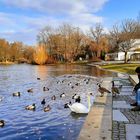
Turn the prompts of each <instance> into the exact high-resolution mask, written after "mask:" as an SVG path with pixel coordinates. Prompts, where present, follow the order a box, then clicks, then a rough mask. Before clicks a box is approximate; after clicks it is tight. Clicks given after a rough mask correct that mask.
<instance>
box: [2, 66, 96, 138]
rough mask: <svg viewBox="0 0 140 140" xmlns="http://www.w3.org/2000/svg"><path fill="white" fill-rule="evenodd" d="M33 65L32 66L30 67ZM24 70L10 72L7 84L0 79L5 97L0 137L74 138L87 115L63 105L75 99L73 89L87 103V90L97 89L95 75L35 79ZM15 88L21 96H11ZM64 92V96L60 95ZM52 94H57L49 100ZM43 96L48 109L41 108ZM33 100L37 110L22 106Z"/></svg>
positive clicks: (93, 90) (94, 90)
mask: <svg viewBox="0 0 140 140" xmlns="http://www.w3.org/2000/svg"><path fill="white" fill-rule="evenodd" d="M33 69H34V67H32V71H33ZM12 70H13V69H12ZM26 70H27V72H26V73H24V74H22V73H23V71H21V72H22V73H21V72H20V68H19V70H18V73H17V71H16V72H13V73H10V74H9V76H8V79H7V80H8V82H7V84H6V83H5V82H0V87H2V88H0V89H1V90H2V96H4V100H3V101H2V102H0V115H1V116H0V117H1V118H0V119H4V120H5V121H6V125H5V127H3V128H0V137H1V140H8V139H10V140H19V139H20V140H24V139H33V140H34V139H35V140H36V139H41V140H45V139H46V140H60V139H62V140H63V139H64V140H76V138H77V136H78V134H79V132H80V129H81V127H82V124H83V122H84V120H85V118H86V115H79V114H73V113H71V111H70V109H64V106H63V105H64V104H65V103H66V102H69V101H70V100H71V101H72V102H74V100H72V95H74V94H75V93H77V94H79V95H81V96H82V103H85V104H86V101H87V99H86V97H85V95H86V94H87V93H89V92H94V93H96V90H97V88H96V83H97V81H96V80H97V78H94V77H92V76H86V75H62V76H58V77H51V76H48V77H47V78H46V80H36V77H37V76H34V74H35V73H34V72H33V74H32V73H31V72H29V71H30V70H29V69H26ZM13 71H14V70H13ZM28 72H29V73H30V74H29V73H28ZM12 74H13V75H12ZM14 74H15V76H14ZM0 76H1V74H0ZM14 77H16V79H15V78H14ZM14 79H15V80H14ZM20 79H21V80H20ZM4 80H6V79H4ZM35 80H36V81H35ZM58 81H59V82H58ZM87 81H88V82H87ZM77 82H78V83H80V84H77V85H78V86H77V85H75V84H76V83H77ZM69 83H70V84H69ZM43 86H46V87H49V91H45V92H44V91H43ZM71 86H74V88H71ZM29 88H33V89H34V90H33V93H27V89H29ZM6 89H7V90H6ZM17 91H20V92H21V97H13V96H12V93H13V92H17ZM63 92H64V93H65V94H66V97H65V98H60V94H61V93H63ZM52 95H55V96H56V100H55V101H53V100H51V96H52ZM43 98H45V99H46V105H47V104H49V105H50V106H51V108H52V109H51V110H50V111H49V112H44V111H43V106H42V105H41V100H42V99H43ZM32 103H35V104H36V106H37V107H36V110H35V111H29V110H25V106H26V105H29V104H32Z"/></svg>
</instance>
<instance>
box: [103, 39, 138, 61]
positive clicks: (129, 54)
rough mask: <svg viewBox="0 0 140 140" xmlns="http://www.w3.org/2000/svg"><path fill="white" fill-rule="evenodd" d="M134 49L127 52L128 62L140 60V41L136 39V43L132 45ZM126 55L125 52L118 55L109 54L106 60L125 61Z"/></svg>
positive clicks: (117, 53)
mask: <svg viewBox="0 0 140 140" xmlns="http://www.w3.org/2000/svg"><path fill="white" fill-rule="evenodd" d="M132 46H133V47H132V48H131V49H130V50H129V51H128V52H127V59H128V60H140V39H136V40H135V42H134V43H132ZM124 59H125V53H124V52H116V53H107V54H106V56H105V60H124Z"/></svg>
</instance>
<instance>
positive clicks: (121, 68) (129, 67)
mask: <svg viewBox="0 0 140 140" xmlns="http://www.w3.org/2000/svg"><path fill="white" fill-rule="evenodd" d="M138 66H139V67H140V64H108V65H102V66H101V67H102V68H104V69H108V70H113V71H117V72H123V73H127V74H136V73H135V69H136V67H138Z"/></svg>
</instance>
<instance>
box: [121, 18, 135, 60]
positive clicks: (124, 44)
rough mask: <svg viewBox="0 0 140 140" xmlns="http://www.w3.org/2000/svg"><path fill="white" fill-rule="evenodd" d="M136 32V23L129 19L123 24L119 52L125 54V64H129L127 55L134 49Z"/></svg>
mask: <svg viewBox="0 0 140 140" xmlns="http://www.w3.org/2000/svg"><path fill="white" fill-rule="evenodd" d="M136 31H137V24H136V21H134V20H132V19H127V20H124V21H123V22H122V31H121V35H120V36H121V43H120V44H119V50H120V51H122V52H124V53H125V60H124V62H125V63H127V53H128V51H130V49H131V48H132V47H133V43H134V42H135V33H136Z"/></svg>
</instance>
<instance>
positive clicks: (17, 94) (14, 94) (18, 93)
mask: <svg viewBox="0 0 140 140" xmlns="http://www.w3.org/2000/svg"><path fill="white" fill-rule="evenodd" d="M20 95H21V94H20V92H14V93H13V96H20Z"/></svg>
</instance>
